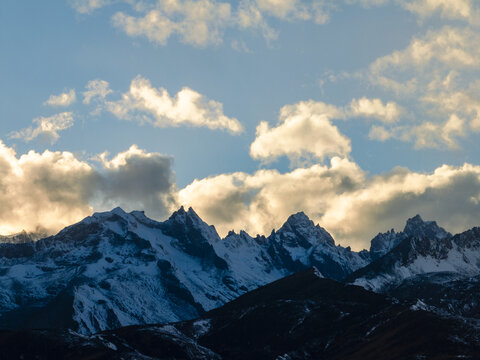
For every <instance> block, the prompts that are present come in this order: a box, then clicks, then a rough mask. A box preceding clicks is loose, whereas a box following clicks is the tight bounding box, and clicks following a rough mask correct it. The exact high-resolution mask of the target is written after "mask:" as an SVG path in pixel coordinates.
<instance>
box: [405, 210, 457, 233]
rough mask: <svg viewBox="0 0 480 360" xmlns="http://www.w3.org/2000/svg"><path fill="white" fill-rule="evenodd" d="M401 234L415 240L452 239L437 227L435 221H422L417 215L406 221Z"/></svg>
mask: <svg viewBox="0 0 480 360" xmlns="http://www.w3.org/2000/svg"><path fill="white" fill-rule="evenodd" d="M403 232H404V233H405V234H407V235H408V236H414V237H417V238H429V239H445V238H450V237H452V234H450V233H449V232H447V231H446V230H445V229H443V228H441V227H440V226H438V225H437V222H436V221H424V220H423V219H422V218H421V216H420V215H418V214H417V215H415V216H414V217H413V218H410V219H408V220H407V224H406V225H405V228H404V230H403Z"/></svg>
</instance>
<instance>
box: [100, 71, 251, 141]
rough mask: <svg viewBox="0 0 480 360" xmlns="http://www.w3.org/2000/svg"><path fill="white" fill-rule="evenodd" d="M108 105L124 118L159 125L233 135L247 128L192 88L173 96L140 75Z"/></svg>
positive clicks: (106, 105)
mask: <svg viewBox="0 0 480 360" xmlns="http://www.w3.org/2000/svg"><path fill="white" fill-rule="evenodd" d="M104 106H105V108H106V109H107V110H108V111H110V112H112V113H113V114H114V115H115V116H117V117H118V118H120V119H133V120H135V119H136V120H139V121H141V122H149V123H151V124H153V125H154V126H158V127H166V126H179V125H190V126H195V127H207V128H209V129H221V130H227V131H229V132H230V133H232V134H239V133H241V132H242V131H243V127H242V125H241V123H240V122H239V121H238V120H237V119H235V118H231V117H228V116H226V115H224V113H223V105H222V104H221V103H219V102H217V101H214V100H210V99H208V98H206V97H205V96H204V95H202V94H200V93H198V92H196V91H195V90H192V89H190V88H188V87H184V88H183V89H182V90H180V91H179V92H178V93H177V94H176V95H175V96H170V94H169V93H168V91H167V90H166V89H164V88H159V89H156V88H154V87H153V86H152V85H151V83H150V81H148V80H147V79H145V78H142V77H140V76H138V77H136V78H135V79H134V80H132V82H131V84H130V89H129V91H128V92H125V93H124V94H123V95H122V98H121V99H120V100H118V101H105V102H104Z"/></svg>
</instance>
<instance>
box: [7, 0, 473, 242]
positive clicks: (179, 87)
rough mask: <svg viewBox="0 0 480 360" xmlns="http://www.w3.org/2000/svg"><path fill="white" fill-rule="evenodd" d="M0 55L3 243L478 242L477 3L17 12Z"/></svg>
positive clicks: (36, 5)
mask: <svg viewBox="0 0 480 360" xmlns="http://www.w3.org/2000/svg"><path fill="white" fill-rule="evenodd" d="M0 46H1V49H2V51H1V52H2V56H0V79H1V81H0V117H1V119H2V121H1V122H0V174H1V177H0V233H3V234H9V233H15V232H18V231H21V230H27V231H38V230H40V229H42V230H46V231H48V232H50V233H54V232H56V231H59V230H60V229H61V228H63V227H64V226H67V225H70V224H72V223H74V222H76V221H79V220H81V219H82V218H83V217H85V216H88V215H90V214H92V212H94V211H105V210H109V209H111V208H113V207H116V206H121V207H122V208H124V209H125V210H127V211H132V210H145V212H146V214H147V215H148V216H150V217H152V218H154V219H158V220H163V219H165V218H167V217H168V216H169V214H170V213H171V212H172V211H174V210H176V209H178V207H180V206H181V205H184V206H186V207H189V206H192V207H193V208H194V209H195V211H196V212H197V213H198V214H199V215H200V216H201V217H202V218H203V219H204V220H205V221H206V222H208V223H209V224H214V225H215V227H216V229H217V230H218V232H219V233H220V235H226V233H227V232H228V231H229V230H232V229H233V230H235V231H239V230H241V229H244V230H246V231H248V232H249V233H250V234H251V235H253V236H254V235H255V234H257V233H259V234H269V233H270V232H271V230H272V229H275V228H277V229H278V228H279V227H280V226H281V225H282V224H283V222H284V221H285V220H286V219H287V218H288V216H289V215H290V214H292V213H295V212H298V211H304V212H305V213H306V214H307V215H308V216H309V217H310V218H311V219H312V220H313V221H314V222H315V223H319V224H320V225H321V226H323V227H324V228H326V229H327V230H328V231H329V232H330V233H331V234H332V235H333V236H334V238H335V239H336V241H337V242H338V243H340V244H341V245H343V246H347V245H348V246H351V247H352V248H353V249H355V250H360V249H363V248H368V246H369V241H370V239H371V238H372V237H373V236H374V235H376V234H377V233H378V232H379V231H386V230H389V229H391V228H395V229H397V230H401V229H402V228H403V226H404V224H405V221H406V219H407V218H409V217H412V216H414V215H416V214H420V215H421V216H422V217H423V218H424V219H426V220H437V222H438V223H439V224H440V225H442V226H444V227H445V228H446V229H447V230H449V231H451V232H460V231H463V230H465V229H467V228H469V227H472V226H475V225H480V216H479V215H480V141H479V139H480V136H479V135H480V77H479V75H480V60H479V59H480V3H479V2H478V1H476V0H455V1H451V0H336V1H333V0H237V1H228V0H151V1H147V0H52V1H42V2H40V1H33V0H27V1H15V0H3V1H2V2H1V3H0Z"/></svg>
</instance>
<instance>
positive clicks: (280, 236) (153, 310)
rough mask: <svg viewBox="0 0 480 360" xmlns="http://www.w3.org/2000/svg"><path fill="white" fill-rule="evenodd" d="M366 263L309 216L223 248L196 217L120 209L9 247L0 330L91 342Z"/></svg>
mask: <svg viewBox="0 0 480 360" xmlns="http://www.w3.org/2000/svg"><path fill="white" fill-rule="evenodd" d="M367 258H368V256H366V255H365V253H362V254H358V253H355V252H352V251H350V249H345V248H343V247H340V246H335V243H334V241H333V239H332V238H331V236H330V235H329V234H328V233H327V232H326V231H325V230H324V229H322V228H320V227H319V226H318V225H317V226H314V225H313V222H311V221H310V220H309V219H308V218H307V217H306V216H305V214H303V213H299V214H296V215H293V216H291V217H290V218H289V219H288V221H287V222H286V223H285V225H284V226H283V227H282V228H281V229H280V230H279V231H278V232H273V233H272V235H270V236H269V237H268V238H266V237H261V236H258V237H257V238H255V239H253V238H251V237H250V236H249V235H248V234H246V233H245V232H241V233H240V234H238V235H237V234H233V233H231V234H230V235H229V236H227V237H226V238H225V239H224V240H221V239H220V237H219V236H218V234H217V232H216V231H215V228H214V227H213V226H209V225H207V224H206V223H205V222H203V221H202V220H201V219H200V218H199V217H198V215H197V214H196V213H195V212H194V211H193V209H189V210H188V211H185V210H184V209H183V207H182V208H180V209H179V210H178V211H176V212H174V213H173V214H172V216H171V217H170V218H169V219H168V220H166V221H164V222H157V221H154V220H151V219H149V218H147V217H146V216H145V215H144V213H143V212H139V211H134V212H131V213H125V212H124V211H123V210H122V209H120V208H116V209H113V210H112V211H109V212H104V213H95V214H94V215H92V216H90V217H87V218H85V219H84V220H82V221H81V222H79V223H77V224H74V225H72V226H69V227H67V228H65V229H64V230H62V231H61V232H59V233H58V234H57V235H55V236H51V237H48V238H44V239H41V240H39V241H37V242H27V243H20V244H0V324H2V327H3V328H21V327H25V328H32V327H47V328H71V329H74V330H75V331H78V332H80V333H85V334H86V333H92V332H96V331H99V330H105V329H112V328H116V327H119V326H126V325H131V324H146V323H166V322H172V321H178V320H185V319H190V318H194V317H197V316H199V315H200V314H202V313H203V312H204V311H208V310H211V309H213V308H216V307H218V306H220V305H223V304H225V303H226V302H228V301H230V300H232V299H234V298H237V297H238V296H239V295H241V294H243V293H245V292H247V291H248V290H252V289H255V288H257V287H259V286H261V285H264V284H266V283H268V282H271V281H273V280H276V279H279V278H281V277H283V276H285V275H288V274H291V273H292V272H294V271H297V270H299V269H303V268H307V267H309V266H311V265H315V266H317V267H318V268H319V270H320V272H321V273H322V274H323V275H324V276H326V277H333V278H340V277H343V276H344V275H346V274H348V273H350V272H352V271H353V270H356V269H358V268H359V267H361V266H363V265H365V264H366V263H367Z"/></svg>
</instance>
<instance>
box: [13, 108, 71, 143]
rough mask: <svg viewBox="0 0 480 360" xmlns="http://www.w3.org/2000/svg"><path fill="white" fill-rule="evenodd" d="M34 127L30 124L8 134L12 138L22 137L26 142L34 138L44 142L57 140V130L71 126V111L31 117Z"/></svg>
mask: <svg viewBox="0 0 480 360" xmlns="http://www.w3.org/2000/svg"><path fill="white" fill-rule="evenodd" d="M33 123H34V124H36V127H34V126H30V127H28V128H25V129H22V130H20V131H15V132H13V133H11V134H10V138H12V139H23V140H24V141H26V142H29V141H32V140H34V139H36V138H39V139H40V140H42V141H44V142H49V143H52V144H53V143H54V142H56V141H57V140H58V138H59V137H60V135H58V132H59V131H62V130H65V129H68V128H70V127H72V126H73V123H74V121H73V113H71V112H63V113H60V114H55V115H52V116H49V117H43V116H42V117H38V118H35V119H33Z"/></svg>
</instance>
